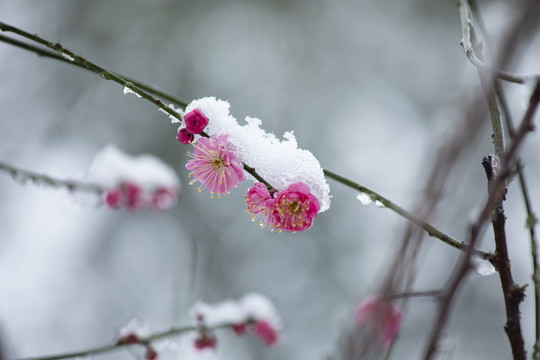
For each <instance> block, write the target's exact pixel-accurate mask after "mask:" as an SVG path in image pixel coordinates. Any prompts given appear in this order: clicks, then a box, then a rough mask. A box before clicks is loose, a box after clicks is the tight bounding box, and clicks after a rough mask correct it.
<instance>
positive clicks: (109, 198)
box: [105, 188, 124, 209]
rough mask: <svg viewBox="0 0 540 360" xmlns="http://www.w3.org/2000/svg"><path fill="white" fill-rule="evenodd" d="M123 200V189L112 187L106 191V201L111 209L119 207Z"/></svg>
mask: <svg viewBox="0 0 540 360" xmlns="http://www.w3.org/2000/svg"><path fill="white" fill-rule="evenodd" d="M123 201H124V199H123V195H122V191H121V190H120V189H118V188H114V189H111V190H109V191H107V192H106V193H105V203H106V204H107V205H108V206H109V207H110V208H111V209H119V208H120V207H121V206H122V203H123Z"/></svg>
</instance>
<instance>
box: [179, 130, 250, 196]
mask: <svg viewBox="0 0 540 360" xmlns="http://www.w3.org/2000/svg"><path fill="white" fill-rule="evenodd" d="M191 157H192V158H193V160H190V161H188V163H187V165H186V169H189V170H192V172H191V173H190V176H193V178H194V179H193V180H192V181H191V182H190V184H193V183H194V182H195V181H199V182H200V183H202V184H203V185H204V186H205V187H206V188H207V189H208V190H210V191H211V192H212V193H217V194H228V193H229V192H230V191H231V188H232V187H233V186H238V184H239V183H240V182H242V181H244V180H245V179H246V178H245V176H244V169H243V165H242V162H241V161H240V160H239V159H238V158H237V157H236V156H235V155H234V147H233V145H232V144H230V143H229V141H228V140H227V135H219V136H217V137H216V136H212V137H211V138H204V137H203V138H200V139H199V140H197V143H196V144H195V149H194V151H193V154H192V155H191ZM199 191H200V188H199Z"/></svg>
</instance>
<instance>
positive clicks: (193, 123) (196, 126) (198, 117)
mask: <svg viewBox="0 0 540 360" xmlns="http://www.w3.org/2000/svg"><path fill="white" fill-rule="evenodd" d="M184 123H185V124H186V130H187V131H188V132H190V133H191V134H195V135H198V134H200V133H201V132H202V131H203V130H204V128H205V127H206V126H207V125H208V118H207V117H206V115H204V114H203V112H202V111H201V110H199V109H194V110H192V111H190V112H188V113H187V114H186V115H185V116H184Z"/></svg>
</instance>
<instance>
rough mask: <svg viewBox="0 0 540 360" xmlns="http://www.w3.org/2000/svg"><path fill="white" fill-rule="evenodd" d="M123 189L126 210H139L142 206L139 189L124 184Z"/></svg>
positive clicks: (136, 186) (134, 185) (132, 185)
mask: <svg viewBox="0 0 540 360" xmlns="http://www.w3.org/2000/svg"><path fill="white" fill-rule="evenodd" d="M123 189H124V194H125V196H126V197H127V201H126V206H127V208H128V209H129V210H132V211H136V210H140V209H141V208H142V207H143V205H144V204H143V200H142V198H141V188H140V187H139V186H138V185H137V184H134V183H129V182H126V183H124V184H123Z"/></svg>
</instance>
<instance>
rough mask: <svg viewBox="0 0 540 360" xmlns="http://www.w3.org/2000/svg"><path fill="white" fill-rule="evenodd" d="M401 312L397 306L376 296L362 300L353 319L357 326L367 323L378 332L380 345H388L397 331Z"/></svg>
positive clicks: (394, 337)
mask: <svg viewBox="0 0 540 360" xmlns="http://www.w3.org/2000/svg"><path fill="white" fill-rule="evenodd" d="M401 318H402V313H401V310H400V309H399V307H398V306H396V305H394V304H392V303H390V302H387V301H385V300H384V299H382V298H380V297H378V296H371V297H369V298H367V299H366V300H364V301H363V302H362V303H361V304H360V305H359V306H358V309H357V310H356V315H355V317H354V320H355V322H356V325H357V326H360V325H362V324H368V325H370V326H373V327H375V328H376V329H377V331H378V332H379V338H380V340H381V343H382V345H383V346H384V347H385V348H387V347H389V346H390V345H391V344H392V343H393V342H394V340H395V339H396V336H397V334H398V332H399V328H400V326H401Z"/></svg>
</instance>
